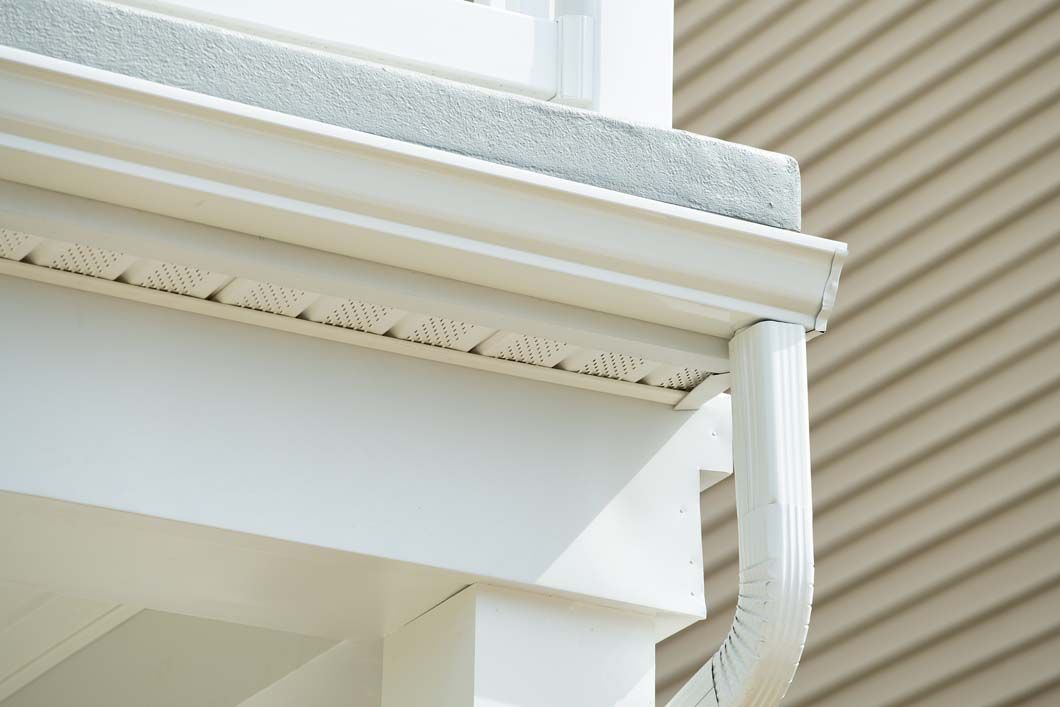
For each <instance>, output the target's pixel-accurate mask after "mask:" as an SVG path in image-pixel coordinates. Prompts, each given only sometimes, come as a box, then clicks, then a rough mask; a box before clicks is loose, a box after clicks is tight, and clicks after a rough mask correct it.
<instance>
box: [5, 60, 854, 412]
mask: <svg viewBox="0 0 1060 707" xmlns="http://www.w3.org/2000/svg"><path fill="white" fill-rule="evenodd" d="M0 92H2V93H3V95H5V96H8V97H12V98H13V100H7V101H4V102H3V103H2V104H0V178H4V179H10V180H14V181H15V182H19V183H22V184H29V185H33V186H36V187H42V188H44V189H49V190H54V191H58V192H63V193H65V194H72V195H76V196H81V197H87V198H89V199H94V200H97V201H102V202H106V203H110V204H114V205H118V206H122V207H131V208H134V209H140V210H143V211H147V212H152V213H155V214H161V215H165V216H170V217H176V218H179V219H182V220H184V221H190V222H193V223H198V224H206V225H209V226H215V227H220V228H224V229H230V230H234V231H239V232H242V233H246V234H252V235H254V236H257V237H259V239H260V238H264V239H268V240H269V241H271V242H279V243H285V244H289V245H296V246H303V247H304V248H307V249H310V250H312V251H314V252H318V253H326V254H329V255H330V254H334V255H339V256H350V257H353V258H357V259H358V261H359V262H361V263H373V264H380V265H382V266H391V267H395V266H396V267H398V268H401V269H402V272H405V273H407V274H408V275H410V276H412V275H414V274H416V273H419V274H422V275H428V276H434V277H436V278H437V277H440V278H445V280H444V281H445V282H448V283H453V282H454V281H455V283H456V284H458V285H466V286H469V287H477V288H479V289H480V290H481V291H482V293H484V294H485V296H486V297H485V298H486V299H488V300H493V299H497V298H501V299H504V298H508V299H509V300H510V299H511V297H512V296H513V295H514V296H517V297H524V298H526V297H528V298H532V299H533V300H534V301H536V302H538V303H539V304H540V305H541V306H545V305H550V306H551V305H557V304H558V305H563V306H565V307H567V308H568V309H571V310H572V311H577V312H581V314H580V315H576V316H573V317H572V318H571V319H572V321H573V320H574V319H578V318H579V316H580V317H581V318H582V319H583V320H584V318H585V316H587V315H588V316H590V317H593V316H601V315H602V316H607V315H610V316H612V317H618V318H620V319H621V320H622V321H627V322H639V324H638V325H641V326H642V328H643V327H644V326H647V327H648V328H651V327H655V330H654V331H664V332H666V335H665V336H662V337H660V338H659V339H654V338H653V336H652V335H651V334H648V335H646V336H637V337H630V338H635V339H638V340H639V343H638V344H637V345H635V346H633V347H628V346H627V347H623V346H617V347H616V346H611V345H606V346H597V345H593V341H591V339H594V338H597V339H599V338H603V339H607V338H608V337H609V336H610V334H611V333H610V332H608V333H607V334H606V335H604V336H600V333H601V329H600V328H599V327H596V326H590V327H588V328H587V330H586V329H584V328H583V327H580V326H579V325H577V324H571V323H570V322H567V323H565V332H566V334H569V335H564V336H553V335H551V334H552V333H553V329H555V327H554V326H547V325H546V326H543V327H537V329H536V330H535V328H534V327H530V328H524V327H519V328H516V327H508V326H503V325H501V326H498V325H497V322H495V321H494V322H491V321H486V320H483V319H480V318H468V317H466V316H448V315H450V314H451V313H452V312H451V311H450V310H451V309H452V308H449V309H447V308H446V307H441V309H446V311H437V310H438V309H439V307H437V306H435V305H433V304H427V305H426V306H420V307H409V306H407V303H406V302H402V301H398V300H397V299H379V298H374V299H372V298H364V299H362V298H361V297H357V296H354V297H347V296H346V293H345V292H343V291H341V289H342V287H337V286H336V287H330V288H312V287H307V286H305V285H304V284H302V283H300V282H298V281H297V280H298V279H299V278H297V277H296V278H288V277H286V275H287V274H288V273H287V272H286V271H284V269H283V268H277V267H272V268H271V274H272V275H273V276H269V277H262V276H260V275H255V273H253V272H250V270H248V269H243V268H242V264H241V263H240V262H239V259H238V258H237V257H234V253H233V252H232V251H229V252H224V248H223V247H221V246H219V245H218V244H211V243H199V244H198V248H197V251H196V252H195V253H191V250H190V249H185V252H184V254H183V257H177V258H167V257H159V249H158V248H157V247H155V246H156V245H157V244H152V243H150V242H149V241H150V240H151V238H152V235H151V234H142V236H141V237H140V238H128V237H127V238H125V239H124V240H123V239H121V238H114V237H110V236H109V235H103V236H101V237H98V238H95V239H94V240H93V239H89V240H85V239H84V238H80V237H77V238H75V237H71V236H68V235H67V234H66V233H64V232H52V233H44V232H41V231H40V230H38V229H35V228H27V227H25V226H24V225H22V226H20V225H19V223H18V221H19V219H17V218H16V219H15V221H16V223H14V224H12V223H11V222H10V221H7V222H5V223H4V224H0V225H6V226H8V227H9V229H10V230H12V231H17V232H18V233H15V234H14V235H10V234H9V235H7V236H5V240H4V244H5V245H4V248H5V249H7V250H8V251H10V253H9V254H5V258H7V259H9V260H11V261H20V262H18V263H14V262H9V263H7V264H4V272H6V273H8V274H17V275H21V276H25V277H31V278H35V279H43V280H46V281H50V282H55V283H57V284H64V285H68V286H72V287H79V288H81V289H88V290H93V291H105V292H106V293H108V294H114V295H117V296H122V297H129V298H132V299H141V300H149V301H153V302H155V303H158V304H166V305H167V306H175V307H178V308H184V309H194V310H195V311H199V310H204V309H210V310H211V311H210V312H207V313H211V314H213V313H214V311H213V310H216V309H217V306H219V305H224V307H223V309H224V311H225V312H224V314H223V315H222V314H215V316H229V317H231V318H241V319H242V320H248V319H254V320H255V322H256V323H260V324H263V325H266V326H273V325H275V324H276V322H275V321H274V320H275V319H276V318H280V317H282V318H284V319H288V320H290V319H297V321H298V322H300V323H299V324H298V325H297V327H302V326H303V325H302V324H301V322H305V323H307V324H308V323H309V322H313V321H314V320H315V321H317V322H320V323H321V324H322V325H324V326H323V328H324V329H334V328H347V327H348V328H349V330H350V331H351V333H354V332H355V333H356V334H357V335H358V337H361V335H362V334H363V335H365V336H367V335H368V334H371V335H373V336H372V337H371V338H372V339H373V341H371V342H368V343H365V342H367V339H363V340H361V339H359V340H358V341H356V342H352V341H351V343H360V344H363V345H369V346H375V347H379V344H380V342H381V341H383V340H386V341H388V342H389V343H390V344H392V343H394V342H395V341H401V342H405V343H406V344H407V342H414V344H415V347H416V349H417V351H420V350H422V351H428V350H431V349H441V350H444V351H446V352H448V353H447V354H445V356H443V357H442V358H446V359H447V360H451V359H453V358H454V356H455V354H457V353H458V354H461V357H462V356H467V357H471V358H469V359H467V360H468V361H470V360H472V359H474V360H475V361H476V363H474V364H471V363H467V364H466V365H475V366H477V367H485V368H489V369H490V370H498V371H501V372H514V371H515V369H514V368H512V366H515V365H517V364H518V366H519V370H520V371H522V370H523V369H533V370H534V373H533V374H532V375H531V376H530V377H542V376H541V371H543V370H548V371H551V373H548V374H545V376H544V377H547V378H549V379H552V380H554V382H561V383H567V384H574V385H583V386H584V382H585V381H586V380H593V381H597V382H596V383H593V384H592V385H591V386H589V387H596V386H598V385H599V383H606V385H605V387H607V388H608V389H609V392H618V391H619V390H620V389H623V388H625V389H627V390H633V391H635V393H632V394H634V396H635V397H646V398H647V399H652V400H656V401H658V402H664V403H668V404H674V403H677V402H680V400H681V399H682V398H683V397H684V396H683V392H682V391H686V390H688V389H689V388H690V387H695V386H697V385H704V380H705V379H708V376H707V374H709V373H723V372H725V371H727V364H726V363H725V353H724V340H726V339H728V338H729V337H730V336H731V335H732V334H733V332H734V331H736V330H738V329H739V328H742V327H744V326H747V325H749V324H751V323H754V322H755V321H758V320H761V319H772V320H778V321H786V322H792V323H798V324H801V325H802V326H804V327H805V328H806V329H807V330H815V329H816V330H823V328H824V327H825V325H826V321H827V316H828V314H829V312H830V310H831V306H832V302H833V299H834V292H835V287H836V284H837V281H838V276H839V269H840V267H841V263H842V259H843V257H844V255H845V250H846V249H845V246H844V245H843V244H841V243H837V242H834V241H828V240H824V239H820V238H814V237H812V236H805V235H802V234H799V233H795V232H790V231H784V230H781V229H776V228H772V227H768V226H762V225H758V224H753V223H749V222H745V221H740V220H737V219H732V218H728V217H723V216H718V215H715V214H710V213H705V212H700V211H695V210H692V209H688V208H683V207H678V206H672V205H668V204H664V203H661V202H655V201H651V200H647V199H643V198H639V197H634V196H629V195H626V194H621V193H617V192H612V191H608V190H605V189H600V188H598V187H592V186H588V185H584V184H580V183H575V182H570V181H566V180H562V179H557V178H553V177H548V176H544V175H540V174H536V173H532V172H527V171H524V170H519V169H515V168H510V167H505V166H503V165H497V164H493V163H489V162H485V161H482V160H477V159H473V158H468V157H463V156H460V155H453V154H449V153H445V152H440V151H437V150H432V149H429V148H424V147H420V146H417V145H412V144H409V143H403V142H398V141H394V140H388V139H385V138H379V137H374V136H371V135H366V134H363V133H358V132H355V131H352V130H348V129H344V128H338V127H335V126H331V125H325V124H321V123H317V122H314V121H309V120H305V119H300V118H295V117H292V116H289V115H285V114H280V113H275V112H272V111H267V110H263V109H259V108H254V107H250V106H246V105H243V104H238V103H234V102H231V101H225V100H221V99H216V98H212V97H208V96H204V95H201V94H195V93H191V92H188V91H183V90H180V89H175V88H171V87H167V86H161V85H158V84H153V83H150V82H146V81H142V80H138V79H132V78H129V77H125V76H121V75H117V74H113V73H109V72H104V71H99V70H95V69H91V68H87V67H83V66H79V65H76V64H70V63H67V62H63V61H58V60H54V59H50V58H47V57H42V56H39V55H35V54H31V53H27V52H22V51H19V50H15V49H10V48H0ZM15 210H16V211H17V210H18V208H17V207H16V208H15ZM24 215H25V214H24V213H23V214H22V216H24ZM23 220H24V219H23ZM36 239H40V240H36ZM89 246H91V247H97V248H102V249H103V250H104V251H110V254H105V255H101V254H100V253H93V251H91V250H85V249H86V248H87V247H89ZM27 248H28V250H27ZM172 250H173V249H172V248H171V249H170V251H172ZM176 250H180V248H179V247H177V248H176ZM204 254H206V255H209V256H210V257H209V258H204ZM211 258H212V261H213V264H212V265H211V264H210V260H211ZM218 262H223V263H224V264H225V267H216V265H217V263H218ZM251 269H253V268H251ZM409 271H412V272H411V273H409ZM42 273H48V274H47V275H44V274H42ZM343 282H345V281H343ZM439 282H441V280H439ZM103 283H110V284H107V285H105V284H103ZM133 289H135V290H136V293H135V294H134V293H132V292H131V290H133ZM426 289H427V290H429V289H430V288H426ZM155 291H157V292H155ZM148 292H152V293H154V294H151V295H148V294H145V293H148ZM163 292H165V293H166V295H165V296H162V293H163ZM174 298H177V299H179V300H181V301H180V302H177V301H176V299H174ZM398 299H400V297H399V298H398ZM196 301H197V302H198V304H195V305H192V304H189V302H196ZM420 301H421V303H423V302H425V303H430V302H431V301H432V297H431V294H430V292H428V291H424V292H423V293H421V296H420ZM234 308H238V309H239V310H242V311H243V312H244V313H243V314H240V315H238V316H236V315H233V314H232V311H231V310H232V309H234ZM457 309H459V307H457ZM498 309H503V307H501V308H498ZM432 310H435V311H432ZM217 311H220V310H217ZM258 313H265V314H266V315H267V316H269V317H271V318H272V319H270V320H269V322H268V323H267V322H265V321H264V320H263V319H262V317H259V316H258ZM439 317H441V318H439ZM501 318H503V317H501ZM539 319H541V318H539ZM544 319H548V317H547V316H546V317H544ZM538 323H540V322H538ZM292 324H294V322H290V321H288V322H286V323H285V324H284V326H283V327H280V328H286V329H288V330H294V329H295V328H297V327H293V326H292ZM328 324H331V325H334V326H332V327H328V326H326V325H328ZM313 326H314V327H315V328H316V329H320V327H316V326H315V324H314V325H313ZM384 326H385V327H386V328H385V329H383V328H382V327H384ZM560 328H564V327H560ZM605 329H606V327H605ZM302 333H310V332H308V331H302ZM382 334H387V336H382ZM498 334H504V335H509V338H508V339H506V340H501V339H497V338H495V337H496V336H497V335H498ZM317 335H319V334H317ZM704 335H706V336H704ZM511 336H514V337H519V336H523V337H527V336H531V337H535V338H534V339H524V340H522V342H521V345H520V342H519V340H518V339H512V338H510V337H511ZM325 338H334V337H333V336H332V335H331V334H329V335H327V336H326V337H325ZM362 338H363V337H362ZM575 338H580V339H581V340H579V341H577V342H575V341H574V339H575ZM610 338H611V339H612V340H613V339H614V337H613V336H610ZM619 338H622V337H619ZM667 339H671V340H683V342H684V343H685V344H690V343H692V342H693V341H694V340H696V339H698V340H700V341H701V342H702V348H701V349H699V350H698V355H697V349H696V348H695V346H690V345H679V346H672V345H671V342H670V341H667ZM573 343H577V344H578V346H577V349H575V350H570V351H567V350H564V351H563V354H564V355H563V356H562V358H558V359H557V357H558V353H559V349H560V348H562V347H563V346H565V345H570V344H573ZM660 344H661V345H660ZM388 345H389V344H388ZM653 348H654V349H657V351H654V350H652V349H653ZM674 349H680V350H682V354H681V355H678V356H676V357H675V356H673V355H671V354H672V353H673V351H674ZM422 351H420V353H416V352H413V351H412V350H411V349H409V350H408V351H403V352H404V353H410V354H411V355H426V356H427V357H434V358H438V357H439V355H438V352H437V351H431V352H430V353H427V354H424V353H422ZM520 351H521V352H522V353H519V352H520ZM660 352H661V353H663V354H665V355H661V356H658V355H654V354H655V353H660ZM520 356H523V357H525V359H524V358H520ZM484 360H489V361H492V363H490V364H486V365H482V361H484ZM545 361H547V363H543V362H545ZM453 362H461V363H466V361H455V360H453ZM520 362H521V363H520ZM523 374H524V373H522V372H515V375H523ZM629 386H632V388H630V387H629ZM645 391H651V392H650V394H647V393H645ZM621 394H631V393H628V392H627V393H621Z"/></svg>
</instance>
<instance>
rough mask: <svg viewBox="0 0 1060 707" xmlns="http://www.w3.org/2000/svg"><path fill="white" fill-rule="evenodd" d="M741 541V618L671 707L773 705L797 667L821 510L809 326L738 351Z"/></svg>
mask: <svg viewBox="0 0 1060 707" xmlns="http://www.w3.org/2000/svg"><path fill="white" fill-rule="evenodd" d="M729 357H730V360H731V365H732V375H733V378H732V424H733V468H734V473H735V475H736V513H737V524H738V527H739V534H740V592H739V598H738V599H737V603H736V618H735V620H734V621H733V625H732V629H731V630H730V631H729V635H728V637H726V639H725V642H724V643H723V644H722V646H721V648H719V649H718V651H717V652H716V653H715V654H714V655H713V657H711V659H710V661H709V662H708V663H707V664H706V665H704V666H703V667H702V668H700V669H699V671H698V672H697V673H696V674H695V675H694V676H693V677H692V679H691V680H689V682H688V683H687V684H686V685H685V686H684V687H682V688H681V690H680V691H679V692H678V693H677V694H676V695H675V696H674V697H673V699H671V700H670V702H669V703H667V707H710V706H712V705H717V706H718V707H772V706H773V705H776V704H778V703H779V702H780V700H781V699H782V698H783V697H784V694H785V693H786V692H787V689H788V685H790V684H791V679H792V677H793V676H794V674H795V668H796V667H798V664H799V658H800V657H801V655H802V649H803V646H804V645H805V643H806V631H807V627H808V623H809V620H810V604H811V602H812V600H813V527H812V521H813V509H812V507H811V498H810V440H809V415H808V413H807V404H806V399H807V389H806V337H805V332H804V330H803V328H802V327H801V326H798V325H794V324H781V323H778V322H761V323H759V324H755V325H754V326H751V327H749V328H747V329H744V330H743V331H741V332H739V333H737V334H736V336H734V337H733V339H732V341H731V342H730V344H729Z"/></svg>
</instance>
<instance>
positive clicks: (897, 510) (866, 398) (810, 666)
mask: <svg viewBox="0 0 1060 707" xmlns="http://www.w3.org/2000/svg"><path fill="white" fill-rule="evenodd" d="M676 27H677V30H676V31H677V43H676V65H675V81H676V84H675V95H674V106H675V124H676V126H677V127H681V128H684V129H687V130H692V131H696V132H702V133H705V134H708V135H714V136H717V137H722V138H727V139H730V140H735V141H738V142H744V143H749V144H752V145H757V146H761V147H765V148H768V149H772V150H779V151H782V152H787V153H790V154H792V155H794V156H796V157H797V158H798V159H799V162H800V163H801V165H802V170H803V191H804V194H803V196H804V202H803V203H804V230H805V231H806V232H807V233H812V234H814V235H821V236H828V237H833V238H837V239H840V240H844V241H847V242H848V243H849V244H850V254H851V255H850V260H849V261H848V266H847V267H846V268H845V269H844V272H843V279H842V283H841V286H840V291H839V308H838V311H837V313H836V315H835V317H834V319H833V320H832V323H831V331H830V332H829V333H828V334H827V335H826V336H824V337H821V338H820V339H818V340H816V341H814V342H812V343H811V345H810V377H811V383H810V405H811V417H812V425H813V430H812V442H813V457H814V459H813V461H814V472H813V474H814V476H813V482H814V500H815V508H816V523H815V529H816V536H817V588H816V601H815V605H814V613H813V620H812V623H811V628H810V638H809V643H808V645H807V650H806V654H805V656H804V659H803V663H802V666H801V668H800V669H799V672H798V674H797V675H796V679H795V683H794V685H793V687H792V689H791V691H790V693H789V696H788V697H787V699H786V700H785V702H784V704H785V705H786V706H787V707H799V706H803V705H814V706H815V707H839V706H842V707H854V706H856V707H877V706H882V705H903V706H906V705H907V706H912V705H916V706H918V707H919V706H920V705H932V706H939V705H961V706H962V707H975V706H979V705H1028V706H1029V705H1035V706H1038V705H1042V706H1044V705H1060V434H1058V428H1060V3H1058V2H1054V1H1051V0H1050V1H1046V0H998V1H995V2H983V1H981V0H980V1H977V0H936V1H935V2H925V1H923V0H863V1H860V2H858V1H854V0H801V1H796V2H779V1H778V2H773V1H769V0H750V1H747V2H725V1H724V0H683V1H681V0H679V2H678V7H677V21H676ZM702 506H703V540H704V546H705V555H706V557H705V568H706V587H707V596H708V598H709V600H710V602H711V618H710V619H709V620H708V621H706V622H703V623H701V624H699V625H696V626H693V627H691V628H690V629H688V630H686V631H685V632H683V633H681V634H678V635H677V636H675V637H673V638H671V639H670V640H668V641H666V642H665V643H663V644H661V645H660V646H659V650H658V681H659V698H660V705H661V704H663V703H664V702H665V700H666V699H668V698H669V696H670V695H671V694H672V693H673V692H674V691H675V690H676V689H677V687H678V686H679V685H680V683H681V682H682V681H683V679H684V678H686V677H687V676H688V675H689V674H690V673H691V672H692V671H694V670H695V669H696V668H697V667H698V666H699V665H700V664H702V663H703V661H704V660H706V658H707V657H708V656H709V655H710V654H711V653H712V652H713V650H714V648H715V647H716V645H717V644H718V643H719V641H720V640H721V639H722V637H723V636H724V635H725V633H726V631H727V629H728V626H729V623H730V621H731V618H732V609H733V606H734V600H735V591H736V542H735V540H736V538H735V525H734V517H733V511H732V508H733V501H732V485H731V483H725V484H722V485H720V486H717V487H715V488H713V489H711V490H710V491H708V492H707V493H706V494H705V495H704V497H703V499H702Z"/></svg>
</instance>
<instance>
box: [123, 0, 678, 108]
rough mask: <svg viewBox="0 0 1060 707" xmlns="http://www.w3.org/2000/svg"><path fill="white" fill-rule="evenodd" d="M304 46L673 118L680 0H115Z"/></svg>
mask: <svg viewBox="0 0 1060 707" xmlns="http://www.w3.org/2000/svg"><path fill="white" fill-rule="evenodd" d="M119 1H120V2H123V3H124V4H127V5H134V6H137V7H141V8H144V9H148V10H152V11H155V12H160V13H164V14H168V15H174V16H179V17H185V18H188V19H194V20H199V21H203V22H208V23H210V24H214V25H219V26H224V27H228V28H230V29H233V30H237V31H241V32H246V33H250V34H256V35H259V36H265V37H270V38H273V39H278V40H282V41H286V42H291V43H294V44H299V45H302V46H309V47H314V48H318V49H324V50H327V51H334V52H338V53H342V54H346V55H349V56H354V57H358V58H361V59H365V60H368V61H374V62H378V63H382V64H389V65H393V66H400V67H403V68H408V69H412V70H415V71H420V72H423V73H428V74H433V75H436V76H442V77H445V78H449V79H453V80H456V81H461V82H465V83H470V84H475V85H478V86H484V87H487V88H492V89H497V90H501V91H508V92H511V93H518V94H521V95H525V96H531V97H533V98H539V99H543V100H554V101H557V102H561V103H567V104H570V105H575V106H579V107H583V108H589V109H591V110H596V111H599V112H601V113H604V114H607V115H610V116H613V117H616V118H621V119H625V120H633V121H637V122H643V123H649V124H653V125H659V126H663V127H670V121H671V100H672V93H671V81H672V49H673V43H672V33H673V3H672V2H659V1H658V0H652V2H643V0H477V1H476V2H467V0H299V1H298V2H293V1H292V0H119Z"/></svg>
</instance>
